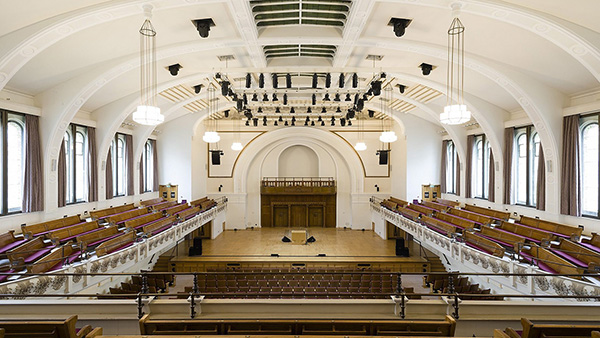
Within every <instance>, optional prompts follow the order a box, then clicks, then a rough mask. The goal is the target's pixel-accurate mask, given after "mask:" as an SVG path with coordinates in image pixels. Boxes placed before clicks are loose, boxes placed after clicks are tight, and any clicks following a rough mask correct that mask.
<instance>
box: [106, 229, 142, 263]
mask: <svg viewBox="0 0 600 338" xmlns="http://www.w3.org/2000/svg"><path fill="white" fill-rule="evenodd" d="M136 238H137V235H136V234H135V232H133V231H131V232H126V233H121V235H119V236H117V237H114V238H112V239H109V240H108V241H105V242H102V243H100V245H98V246H97V247H96V256H98V257H101V256H104V255H108V254H109V253H112V252H115V251H118V250H120V249H124V248H126V247H128V246H131V245H132V244H133V243H135V240H136Z"/></svg>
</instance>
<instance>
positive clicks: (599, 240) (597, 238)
mask: <svg viewBox="0 0 600 338" xmlns="http://www.w3.org/2000/svg"><path fill="white" fill-rule="evenodd" d="M581 241H582V242H583V243H588V244H591V245H593V246H595V247H598V248H600V235H598V234H597V233H595V232H592V238H590V239H587V238H584V239H583V240H581Z"/></svg>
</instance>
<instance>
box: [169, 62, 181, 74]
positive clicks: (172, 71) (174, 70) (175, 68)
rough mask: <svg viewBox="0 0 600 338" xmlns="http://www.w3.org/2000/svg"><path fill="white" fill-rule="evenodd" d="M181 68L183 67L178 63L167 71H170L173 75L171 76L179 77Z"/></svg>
mask: <svg viewBox="0 0 600 338" xmlns="http://www.w3.org/2000/svg"><path fill="white" fill-rule="evenodd" d="M181 68H182V67H181V65H180V64H178V63H176V64H174V65H170V66H169V67H167V69H169V73H171V75H173V76H177V74H179V70H180V69H181Z"/></svg>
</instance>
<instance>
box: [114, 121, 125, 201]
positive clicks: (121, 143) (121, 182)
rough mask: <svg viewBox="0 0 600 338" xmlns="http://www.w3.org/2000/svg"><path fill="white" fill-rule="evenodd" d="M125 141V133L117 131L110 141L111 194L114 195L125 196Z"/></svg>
mask: <svg viewBox="0 0 600 338" xmlns="http://www.w3.org/2000/svg"><path fill="white" fill-rule="evenodd" d="M125 142H126V141H125V135H123V134H120V133H117V134H116V135H115V139H114V141H113V143H112V151H111V153H112V157H113V158H112V161H113V194H114V196H115V197H116V196H125V189H126V188H127V179H128V178H127V174H126V167H125Z"/></svg>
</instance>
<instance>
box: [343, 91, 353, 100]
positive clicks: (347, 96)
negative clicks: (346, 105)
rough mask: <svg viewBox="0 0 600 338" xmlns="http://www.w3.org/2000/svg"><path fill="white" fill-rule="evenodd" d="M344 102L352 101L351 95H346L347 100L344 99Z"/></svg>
mask: <svg viewBox="0 0 600 338" xmlns="http://www.w3.org/2000/svg"><path fill="white" fill-rule="evenodd" d="M344 101H346V102H350V101H352V98H351V97H350V93H348V94H346V99H344Z"/></svg>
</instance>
